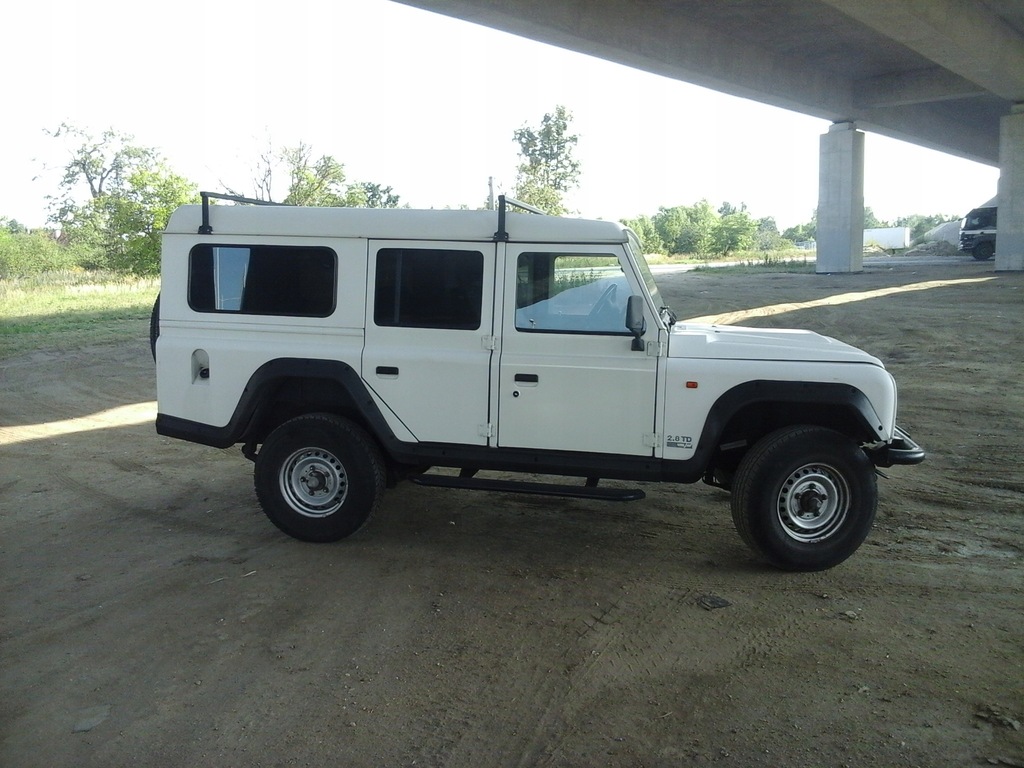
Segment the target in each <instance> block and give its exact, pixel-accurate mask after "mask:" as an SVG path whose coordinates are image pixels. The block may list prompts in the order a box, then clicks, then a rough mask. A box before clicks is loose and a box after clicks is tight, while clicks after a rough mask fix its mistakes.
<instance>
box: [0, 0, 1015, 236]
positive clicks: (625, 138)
mask: <svg viewBox="0 0 1024 768" xmlns="http://www.w3.org/2000/svg"><path fill="white" fill-rule="evenodd" d="M0 20H2V27H3V29H4V45H3V46H2V47H0V72H3V73H4V76H3V97H2V100H3V104H4V111H3V112H4V114H3V117H0V174H2V176H0V216H7V217H10V218H14V219H17V220H18V221H20V222H21V223H23V224H26V225H28V226H41V225H43V223H44V222H45V219H46V201H45V199H44V198H45V196H46V195H47V194H54V193H55V192H56V183H57V181H58V179H59V169H60V168H62V167H63V165H64V164H65V163H66V162H67V160H68V157H69V155H68V150H67V147H66V146H65V145H64V144H63V143H62V141H61V140H58V139H54V138H52V137H49V136H47V135H46V134H45V133H44V129H50V130H53V129H55V128H56V127H57V126H58V125H59V124H60V123H61V122H68V123H71V124H74V125H76V126H78V127H80V128H83V129H86V130H89V131H92V132H94V133H95V134H99V133H100V132H102V131H103V130H104V129H106V128H113V129H115V130H116V131H118V132H120V133H126V134H131V135H133V136H134V137H135V143H137V144H140V145H143V146H150V147H156V148H157V149H158V150H159V151H160V152H161V154H162V155H163V156H164V157H165V158H166V159H167V161H168V164H169V165H170V167H171V169H172V170H174V171H175V172H176V173H179V174H181V175H182V176H185V177H186V178H188V179H190V180H192V181H194V182H195V183H196V184H198V185H199V187H200V188H201V189H204V190H210V191H220V190H223V188H224V186H225V185H228V186H231V187H234V188H236V189H239V190H241V191H244V192H247V193H251V192H253V187H252V183H251V181H250V179H251V169H253V168H255V166H256V163H257V159H258V157H259V155H260V153H261V152H263V151H264V150H265V149H266V147H267V146H268V145H270V146H273V147H274V148H280V147H283V146H295V145H297V144H298V143H299V142H305V143H306V144H309V145H311V146H312V148H313V151H314V155H315V156H320V155H322V154H329V155H333V156H334V157H335V158H336V159H337V160H339V161H340V162H342V163H343V164H344V165H345V169H346V171H347V174H348V178H349V180H350V181H371V182H377V183H380V184H384V185H390V186H391V187H393V188H394V191H395V192H396V193H397V194H398V195H400V197H401V202H402V203H407V204H409V205H411V206H412V207H416V208H431V207H435V208H442V207H447V206H451V207H458V206H460V205H467V206H470V207H478V206H480V205H482V204H483V202H484V201H485V199H486V196H487V182H488V177H494V179H495V181H496V183H497V184H498V185H499V187H500V188H503V189H504V190H506V191H510V190H511V188H512V186H513V184H514V182H515V167H516V164H517V149H518V147H517V145H516V144H515V142H514V141H513V139H512V133H513V131H514V130H515V129H516V128H519V127H521V126H522V125H524V124H529V125H533V126H536V125H539V124H540V121H541V118H542V117H543V116H544V114H545V113H546V112H552V111H554V108H555V106H556V105H558V104H564V105H565V106H566V107H567V108H568V109H569V110H570V112H572V113H573V115H574V120H573V122H572V124H571V126H570V128H571V131H572V132H573V133H576V134H578V136H579V144H578V146H577V149H576V157H577V159H578V160H579V161H580V162H581V164H582V171H583V173H582V176H581V183H580V188H579V190H578V191H576V192H574V193H573V194H572V195H571V196H570V197H569V198H568V200H567V202H568V205H569V207H570V208H572V209H573V210H576V211H578V212H579V214H580V215H583V216H587V217H593V218H606V219H620V218H624V217H633V216H636V215H639V214H650V215H653V214H654V213H656V212H657V210H658V208H659V207H660V206H666V207H667V206H675V205H692V204H693V203H695V202H697V201H699V200H701V199H705V198H706V199H707V200H709V201H710V202H711V203H712V204H713V205H714V206H715V207H717V206H718V205H720V204H721V203H722V202H723V201H728V202H731V203H733V204H734V205H739V204H740V203H746V205H747V207H748V210H749V211H750V213H751V215H753V216H755V217H757V218H760V217H762V216H773V217H774V218H775V219H776V221H777V223H778V225H779V227H780V229H785V228H786V227H789V226H792V225H794V224H799V223H802V222H805V221H808V220H809V219H810V218H811V214H812V212H813V210H814V208H815V206H816V204H817V193H818V138H819V136H820V135H821V134H822V133H824V132H825V131H827V129H828V123H827V122H826V121H824V120H819V119H816V118H812V117H807V116H803V115H800V114H797V113H793V112H787V111H784V110H781V109H776V108H774V107H768V106H764V105H761V104H758V103H756V102H752V101H747V100H744V99H738V98H734V97H731V96H726V95H723V94H718V93H715V92H713V91H709V90H706V89H703V88H698V87H696V86H693V85H689V84H686V83H681V82H677V81H673V80H669V79H666V78H663V77H659V76H656V75H651V74H647V73H644V72H640V71H638V70H634V69H629V68H627V67H623V66H621V65H617V64H611V63H608V62H605V61H602V60H600V59H595V58H592V57H588V56H583V55H581V54H576V53H571V52H568V51H562V50H560V49H557V48H554V47H551V46H547V45H543V44H540V43H535V42H532V41H529V40H525V39H522V38H517V37H514V36H512V35H508V34H505V33H501V32H496V31H493V30H490V29H487V28H484V27H480V26H476V25H473V24H469V23H466V22H463V21H458V20H455V19H450V18H447V17H444V16H439V15H436V14H432V13H428V12H426V11H421V10H418V9H414V8H410V7H407V6H404V5H399V4H396V3H392V2H389V1H388V0H333V1H332V0H289V2H287V3H282V4H270V3H260V4H257V3H253V2H251V0H247V1H245V2H243V1H240V0H205V2H199V0H179V1H178V2H175V3H169V4H166V3H165V4H149V3H141V2H138V0H132V1H126V0H31V1H30V2H15V3H8V4H7V6H6V8H5V10H4V11H2V12H0ZM281 181H282V182H283V181H284V180H283V179H282V180H281ZM997 181H998V170H997V169H995V168H992V167H989V166H985V165H980V164H978V163H973V162H970V161H967V160H962V159H959V158H955V157H951V156H948V155H943V154H941V153H938V152H934V151H931V150H926V149H923V148H919V147H915V146H913V145H911V144H906V143H903V142H899V141H895V140H892V139H888V138H885V137H882V136H878V135H876V134H871V133H869V134H868V136H867V160H866V168H865V203H866V205H868V206H870V207H871V208H872V209H873V210H874V212H875V214H876V215H877V216H878V217H879V218H880V219H883V220H891V219H895V218H896V217H898V216H903V215H909V214H914V213H921V214H938V213H943V214H947V213H948V214H954V215H955V216H956V217H959V216H962V215H963V214H964V213H966V212H967V211H968V210H969V209H970V208H972V207H975V206H977V205H981V204H982V203H984V202H986V201H987V200H988V199H990V198H991V197H993V196H994V195H995V193H996V184H997ZM284 193H285V190H284V189H283V188H282V189H280V190H278V191H277V192H276V194H275V196H276V197H278V198H280V197H283V196H284Z"/></svg>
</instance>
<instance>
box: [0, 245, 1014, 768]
mask: <svg viewBox="0 0 1024 768" xmlns="http://www.w3.org/2000/svg"><path fill="white" fill-rule="evenodd" d="M890 262H891V263H885V264H882V265H872V266H869V267H868V268H866V269H865V271H864V273H862V274H857V275H838V276H819V275H787V274H758V275H753V276H735V275H728V276H727V275H722V274H715V273H714V272H711V273H686V274H682V273H680V274H672V275H665V276H663V277H662V278H661V280H660V282H661V284H662V286H663V289H664V293H665V295H666V298H667V299H668V300H669V303H670V304H672V305H673V306H674V308H675V309H676V310H677V312H678V313H679V315H680V317H696V316H706V315H716V314H720V313H732V314H730V315H729V316H728V317H727V318H726V319H728V320H730V321H734V322H735V321H740V322H743V323H745V324H749V325H764V326H768V325H770V326H792V327H804V328H810V329H812V330H816V331H819V332H822V333H825V334H827V335H832V336H836V337H838V338H841V339H843V340H845V341H849V342H851V343H853V344H855V345H857V346H860V347H863V348H865V349H867V350H869V351H871V352H872V353H873V354H875V355H877V356H878V357H880V358H881V359H882V360H883V361H884V362H885V363H886V365H887V366H888V367H889V368H890V369H891V370H892V371H893V372H894V374H895V375H896V378H897V381H898V382H899V384H900V387H901V389H900V397H901V402H900V419H899V420H900V423H901V424H902V425H903V426H904V427H905V428H907V430H908V431H909V432H910V433H911V434H912V435H913V436H914V438H915V439H916V440H917V441H918V442H920V443H921V444H922V445H923V446H924V447H925V448H926V449H927V450H928V452H929V456H928V459H927V461H926V463H924V464H922V465H920V466H918V467H895V468H892V469H891V470H886V472H885V474H886V475H887V476H888V479H880V480H879V489H880V495H881V500H880V506H879V513H878V519H877V524H876V526H875V529H874V531H873V532H872V534H871V535H870V536H869V538H868V541H867V542H866V544H865V545H864V546H863V547H862V548H861V550H860V551H859V552H858V553H857V554H856V555H854V556H853V558H851V559H850V560H848V561H847V562H846V563H844V564H843V565H841V566H839V567H837V568H835V569H833V570H831V571H827V572H824V573H817V574H791V573H782V572H779V571H775V570H772V569H769V568H766V567H764V566H763V565H761V564H760V563H759V562H758V561H757V560H755V559H754V558H753V557H752V555H751V554H750V553H749V552H748V551H747V550H746V549H745V548H744V546H743V544H742V543H741V541H740V539H739V537H738V536H737V534H736V533H735V531H734V530H733V527H732V522H731V518H730V513H729V498H728V496H727V494H726V493H724V492H723V491H720V490H717V489H714V488H710V487H708V486H704V485H700V484H699V485H692V486H658V485H644V489H645V490H646V492H647V499H646V500H645V501H641V502H635V503H632V504H607V503H601V502H595V501H582V500H564V499H554V500H552V499H547V498H534V497H521V496H513V495H506V494H491V495H487V494H474V493H471V492H466V491H454V490H443V489H428V488H420V487H416V486H411V485H407V484H406V485H402V486H399V487H397V488H395V489H392V490H390V491H389V492H388V493H387V495H386V496H385V500H384V503H383V505H382V508H381V510H380V511H379V513H378V515H377V516H376V517H375V518H374V520H372V521H371V522H370V524H369V525H368V526H367V527H366V528H365V529H364V530H363V531H361V532H360V533H359V534H358V535H356V536H355V537H353V538H352V539H349V540H347V541H344V542H341V543H339V544H333V545H310V544H302V543H299V542H297V541H293V540H291V539H289V538H287V537H285V536H284V535H283V534H281V533H279V532H278V531H277V529H276V528H274V527H273V526H272V525H271V524H270V523H269V522H268V521H267V520H266V519H265V518H264V517H263V515H262V513H261V511H260V510H259V508H258V506H257V503H256V499H255V495H254V493H253V490H252V481H251V465H250V463H249V462H248V461H246V460H245V459H244V458H243V457H242V456H241V454H240V453H239V452H238V451H237V450H226V451H217V450H215V449H212V448H205V447H202V446H198V445H192V444H187V443H183V442H179V441H172V440H168V439H165V438H161V437H158V436H157V435H156V434H155V432H154V430H153V426H152V418H153V412H154V411H153V405H152V401H153V400H154V399H155V388H154V380H153V366H152V361H151V359H150V357H149V350H148V347H147V342H146V338H145V328H144V327H141V326H140V329H139V338H138V341H137V342H135V343H132V344H128V345H116V346H102V347H94V348H87V349H81V350H78V351H74V352H71V353H47V352H39V353H35V354H32V355H27V356H23V357H17V358H9V359H7V360H4V361H0V586H2V597H0V600H2V603H0V644H2V645H0V765H2V766H4V767H5V768H19V767H20V766H82V767H86V766H104V767H105V768H109V767H111V766H155V765H161V766H162V765H178V766H291V765H299V766H327V765H332V766H413V765H417V766H446V767H450V768H460V767H462V766H467V767H469V766H472V767H473V768H478V767H479V766H689V765H722V766H858V767H859V766H971V765H1006V766H1024V730H1022V729H1021V721H1022V720H1024V472H1022V469H1021V460H1020V454H1021V448H1022V444H1024V437H1022V436H1024V388H1022V385H1021V373H1022V371H1024V326H1022V320H1024V275H1022V274H1008V273H996V272H994V271H993V269H994V267H993V265H992V263H975V262H973V261H971V260H970V259H963V258H956V257H951V258H948V259H946V260H945V262H944V263H941V264H938V265H935V264H932V265H929V264H926V263H916V262H910V263H908V262H906V261H901V260H899V259H895V258H894V259H891V260H890ZM755 308H760V309H758V310H757V311H755V312H745V311H746V310H752V309H755ZM705 596H714V597H717V598H721V599H723V600H724V601H726V602H727V603H728V605H725V606H724V607H719V608H714V609H709V608H706V607H704V605H703V603H704V602H706V601H702V600H701V598H703V597H705Z"/></svg>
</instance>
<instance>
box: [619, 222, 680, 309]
mask: <svg viewBox="0 0 1024 768" xmlns="http://www.w3.org/2000/svg"><path fill="white" fill-rule="evenodd" d="M626 234H627V235H628V237H629V249H630V250H631V251H632V252H633V257H634V259H636V264H637V266H638V267H639V268H640V276H641V277H642V278H643V281H644V285H646V286H647V290H648V292H649V293H650V294H651V298H652V299H654V306H656V307H657V308H658V311H659V312H661V313H662V316H666V313H665V312H664V311H662V310H667V317H666V321H665V322H666V323H668V324H669V325H671V324H672V323H674V322H675V313H674V312H672V310H671V309H669V308H668V307H667V306H665V300H664V299H662V298H661V291H659V290H658V284H657V283H656V282H654V275H653V274H652V273H651V267H650V265H649V264H648V263H647V259H645V258H644V248H643V245H641V244H640V238H638V237H637V236H636V233H635V232H633V230H631V229H627V230H626Z"/></svg>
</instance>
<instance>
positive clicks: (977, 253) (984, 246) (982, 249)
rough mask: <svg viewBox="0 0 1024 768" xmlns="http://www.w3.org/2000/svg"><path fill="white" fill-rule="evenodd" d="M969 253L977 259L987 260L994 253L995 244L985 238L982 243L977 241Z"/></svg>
mask: <svg viewBox="0 0 1024 768" xmlns="http://www.w3.org/2000/svg"><path fill="white" fill-rule="evenodd" d="M971 255H972V256H973V257H974V258H975V259H977V260H978V261H988V260H989V259H991V258H992V257H993V256H995V255H996V245H995V243H993V242H991V241H989V240H986V241H985V242H984V243H978V244H977V245H976V246H974V250H973V251H971Z"/></svg>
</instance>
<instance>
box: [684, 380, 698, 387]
mask: <svg viewBox="0 0 1024 768" xmlns="http://www.w3.org/2000/svg"><path fill="white" fill-rule="evenodd" d="M686 388H687V389H696V388H697V382H696V381H688V382H686Z"/></svg>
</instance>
